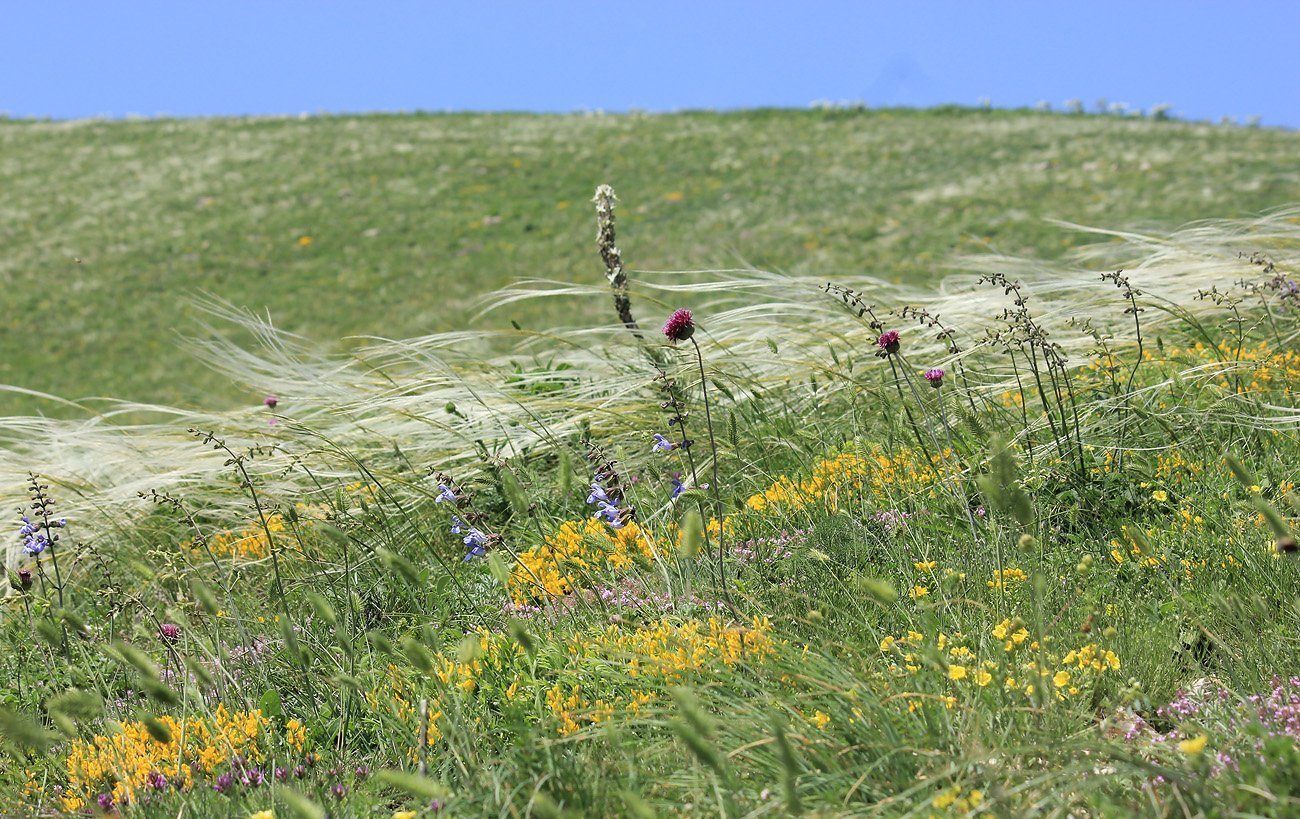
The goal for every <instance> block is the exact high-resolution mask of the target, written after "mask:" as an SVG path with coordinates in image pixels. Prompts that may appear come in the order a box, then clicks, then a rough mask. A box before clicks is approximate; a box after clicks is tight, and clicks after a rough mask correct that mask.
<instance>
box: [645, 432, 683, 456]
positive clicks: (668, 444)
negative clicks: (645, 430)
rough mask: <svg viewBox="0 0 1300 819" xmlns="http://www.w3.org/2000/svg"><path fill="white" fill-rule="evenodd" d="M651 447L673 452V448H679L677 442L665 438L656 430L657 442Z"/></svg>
mask: <svg viewBox="0 0 1300 819" xmlns="http://www.w3.org/2000/svg"><path fill="white" fill-rule="evenodd" d="M651 448H652V449H657V450H660V451H661V452H671V451H672V450H674V449H676V448H677V444H674V443H673V442H672V441H670V440H668V439H667V438H665V437H664V436H662V435H660V434H659V433H657V432H656V433H655V443H654V446H653V447H651Z"/></svg>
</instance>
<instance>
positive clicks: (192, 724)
mask: <svg viewBox="0 0 1300 819" xmlns="http://www.w3.org/2000/svg"><path fill="white" fill-rule="evenodd" d="M158 722H159V723H160V724H161V725H162V726H163V728H165V729H166V732H167V734H169V738H168V739H167V741H165V742H162V741H159V740H158V739H156V738H155V737H154V736H152V735H151V734H150V733H149V729H148V728H147V727H146V726H145V724H144V723H143V722H123V723H120V726H119V730H118V732H117V733H115V734H112V735H108V736H103V735H101V736H96V737H94V738H93V739H91V740H81V739H77V740H73V742H72V746H71V748H70V749H69V751H68V756H67V758H66V760H65V766H66V768H67V777H68V784H67V787H66V788H65V789H64V792H63V803H62V806H63V810H65V811H69V812H72V811H78V810H81V809H82V808H83V807H84V806H85V805H86V804H87V803H88V802H89V801H90V800H92V799H94V798H95V797H96V796H97V795H98V794H99V793H101V792H104V791H108V792H110V793H111V794H112V796H113V801H114V802H116V803H118V804H121V803H122V802H124V801H127V800H133V799H135V798H136V794H137V792H138V791H140V790H141V789H143V788H146V787H147V786H148V783H149V779H150V776H151V775H157V774H161V775H162V776H164V777H166V778H167V780H168V781H170V782H173V783H176V784H179V785H181V786H183V787H189V786H191V785H192V784H193V780H194V776H195V774H196V773H197V772H199V771H201V772H202V773H203V774H204V775H206V776H209V777H210V776H212V775H213V774H214V773H215V772H216V771H217V769H218V767H219V766H221V765H224V764H225V763H226V762H228V761H229V760H230V759H231V757H233V756H236V755H238V756H241V757H243V758H244V759H247V760H250V761H253V762H260V761H261V760H262V759H263V756H264V753H265V750H266V749H265V748H264V743H265V742H266V740H267V738H268V737H267V730H266V729H267V727H268V725H269V723H268V722H267V720H266V719H265V718H264V717H263V716H262V712H261V711H235V712H233V713H232V712H230V711H227V710H226V707H225V705H218V706H217V709H216V711H214V712H213V714H212V718H211V719H210V720H208V719H204V718H202V717H189V718H185V719H177V718H176V717H173V716H162V717H159V718H158ZM290 724H291V725H293V726H294V727H293V728H291V729H290V730H289V733H288V736H286V737H285V740H286V742H287V743H288V744H289V745H290V747H293V748H295V749H297V750H301V748H302V743H303V742H304V741H305V729H302V728H301V726H300V725H299V724H298V723H297V721H296V720H292V721H291V722H290ZM195 763H197V771H196V768H195V765H194V764H195Z"/></svg>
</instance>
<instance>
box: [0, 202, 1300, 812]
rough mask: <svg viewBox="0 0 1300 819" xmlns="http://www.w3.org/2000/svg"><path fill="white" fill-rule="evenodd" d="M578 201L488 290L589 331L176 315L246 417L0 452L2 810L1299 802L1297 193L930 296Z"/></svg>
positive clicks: (74, 428) (55, 430) (85, 430)
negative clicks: (549, 237)
mask: <svg viewBox="0 0 1300 819" xmlns="http://www.w3.org/2000/svg"><path fill="white" fill-rule="evenodd" d="M615 207H616V200H615V198H614V194H613V191H612V190H610V189H609V188H607V187H604V186H602V187H601V188H600V189H599V190H598V191H597V195H596V208H597V217H598V232H599V248H598V250H599V258H600V259H601V260H602V261H603V264H604V266H605V269H606V274H607V282H605V283H603V284H602V286H601V287H588V286H581V285H575V284H573V283H570V282H554V281H532V282H523V283H520V284H517V285H515V286H513V287H512V288H511V289H508V290H504V291H500V292H498V293H497V294H494V295H493V296H492V297H491V298H490V299H489V300H488V301H487V302H486V304H487V306H488V308H489V309H492V310H498V311H501V310H506V311H508V310H509V309H510V308H511V306H512V305H516V304H520V303H523V302H527V301H533V300H542V299H569V298H581V299H586V300H587V302H586V303H587V304H589V305H590V306H591V309H590V310H588V311H586V312H585V313H583V315H588V316H599V317H600V318H599V319H598V320H597V321H595V322H592V323H591V324H590V326H568V327H564V328H556V329H547V330H539V329H537V328H522V327H521V328H517V329H514V330H510V331H491V332H488V331H482V332H479V333H476V332H473V331H466V332H460V333H449V334H443V335H434V336H427V337H423V338H419V339H410V340H406V341H391V342H390V341H376V342H374V344H373V345H371V346H368V347H365V348H363V349H361V350H358V351H356V352H355V353H351V354H349V355H348V356H346V357H331V356H328V355H325V354H321V353H317V352H315V351H313V350H311V349H308V348H306V347H304V346H302V345H301V344H300V343H299V342H298V341H296V340H295V339H293V338H289V337H284V336H280V335H278V334H277V333H276V332H275V331H274V329H273V328H271V327H269V326H268V325H266V324H265V323H263V322H261V321H259V320H258V319H257V318H255V317H253V316H251V315H247V314H242V313H239V312H238V311H236V310H233V309H226V308H223V307H220V306H211V309H212V310H213V311H214V312H216V313H219V314H220V315H221V317H223V318H224V319H227V320H230V321H235V322H238V323H240V325H241V326H242V327H244V328H245V329H248V330H251V331H252V332H253V337H255V338H259V339H261V340H262V341H263V342H264V346H263V347H260V348H257V347H249V348H240V347H237V346H236V345H235V343H234V342H229V341H225V342H223V341H219V340H217V341H213V342H212V343H211V347H210V355H211V357H212V358H213V359H221V360H225V361H228V362H235V363H234V364H231V365H230V367H231V368H232V370H235V369H237V370H238V371H239V372H238V377H239V378H242V379H244V383H247V384H248V385H250V386H251V387H253V388H256V389H258V390H259V391H260V393H259V394H266V395H267V398H266V400H265V401H264V402H263V403H262V404H260V405H259V406H257V407H255V408H251V409H249V410H246V411H238V412H233V413H228V414H211V415H199V414H195V413H191V414H189V415H188V416H187V415H186V414H184V413H182V412H181V411H179V410H178V411H176V412H175V414H174V415H172V416H168V417H167V418H166V419H164V420H160V421H152V420H151V421H147V422H141V423H139V424H137V425H134V426H133V425H130V424H122V425H120V426H117V427H113V428H108V427H106V426H104V425H102V424H83V423H80V422H62V421H53V420H49V421H42V422H41V423H36V422H35V421H33V422H31V424H30V425H29V426H28V427H25V430H26V443H25V446H26V447H27V448H26V449H25V450H23V456H24V458H25V459H26V460H25V463H27V464H30V466H29V470H30V477H29V478H28V481H27V483H26V484H25V485H24V486H15V487H11V488H10V489H9V490H8V491H9V492H10V494H9V495H8V496H7V497H9V498H11V499H12V500H13V501H14V503H11V504H10V505H11V507H14V508H17V507H18V506H19V505H21V507H22V511H21V514H20V515H19V516H17V517H15V518H14V519H13V532H14V535H13V539H12V542H11V544H10V549H9V566H10V570H9V572H8V592H7V594H6V596H5V598H4V601H3V620H0V629H3V639H4V641H5V644H6V651H5V652H4V655H3V660H0V662H2V663H3V666H4V668H5V671H6V674H7V676H8V680H9V686H8V687H7V689H6V692H5V695H4V703H3V710H2V711H0V728H2V729H3V736H4V738H5V743H6V744H5V750H4V752H3V753H4V755H5V757H4V758H5V765H4V766H3V768H2V769H0V794H2V798H0V812H3V813H5V814H6V815H42V816H48V815H114V814H116V815H122V816H177V815H185V816H235V817H245V816H249V817H271V816H275V817H288V816H302V817H323V816H331V817H343V816H383V817H394V819H397V818H398V817H407V818H408V819H409V818H410V817H417V816H419V817H425V816H434V815H439V816H441V815H447V816H478V815H482V816H539V817H559V816H658V815H663V816H729V817H740V816H769V815H770V816H786V815H808V816H839V815H873V814H883V815H890V816H893V815H899V816H926V817H928V816H1022V815H1031V814H1038V813H1042V814H1047V815H1058V816H1102V815H1113V816H1129V815H1157V816H1163V815H1171V816H1195V815H1227V814H1233V815H1251V816H1294V815H1297V813H1300V784H1297V783H1300V750H1298V749H1297V744H1296V743H1297V740H1298V739H1300V632H1298V628H1297V627H1298V626H1300V597H1298V593H1300V585H1297V579H1298V577H1297V565H1296V560H1297V557H1296V554H1295V553H1296V552H1297V546H1296V540H1295V535H1294V533H1293V530H1292V525H1293V521H1294V518H1295V516H1296V515H1297V514H1300V494H1298V493H1297V492H1296V484H1297V482H1300V441H1298V440H1297V436H1296V430H1297V425H1300V405H1298V404H1297V400H1298V399H1297V395H1300V342H1298V341H1297V339H1298V338H1300V284H1298V283H1297V281H1296V279H1295V278H1294V277H1295V275H1296V273H1297V261H1298V259H1300V257H1298V256H1297V252H1298V251H1300V212H1297V211H1295V210H1284V211H1277V212H1272V213H1269V214H1267V215H1265V216H1263V217H1261V218H1259V219H1256V220H1252V221H1243V222H1214V223H1203V224H1199V225H1194V226H1192V227H1189V228H1186V229H1183V230H1181V231H1178V232H1174V233H1170V234H1167V235H1159V236H1154V235H1141V234H1131V233H1130V234H1118V235H1112V234H1106V235H1105V238H1106V239H1107V241H1104V242H1101V243H1099V244H1097V245H1095V246H1090V252H1089V254H1088V255H1087V256H1082V257H1079V258H1078V259H1076V260H1075V262H1073V263H1071V264H1068V265H1067V264H1065V263H1061V264H1058V265H1054V266H1052V267H1050V268H1045V267H1043V266H1039V265H1035V264H1033V263H1029V262H1025V261H1022V260H1015V259H1010V258H1005V257H992V256H985V257H981V258H979V259H976V260H974V261H972V262H970V265H971V266H972V267H974V268H975V269H974V270H973V271H972V272H971V274H970V275H969V276H968V277H965V278H963V279H962V280H961V281H960V282H958V281H953V282H949V283H948V284H946V285H945V287H944V288H943V289H942V290H936V291H935V292H934V293H932V294H928V295H927V294H924V293H920V294H918V293H914V292H909V291H907V290H905V289H903V288H902V287H900V286H897V285H889V284H885V283H883V282H881V281H875V280H864V281H857V282H855V281H848V280H839V279H837V280H834V281H831V282H829V283H828V282H827V281H826V280H825V279H817V278H811V277H803V276H793V275H777V274H768V273H761V272H756V271H748V270H746V271H710V272H707V273H700V272H698V271H697V272H695V273H694V274H692V276H691V277H690V278H682V277H678V276H674V275H673V274H657V275H651V274H646V275H644V276H637V277H632V276H630V275H629V274H628V273H627V271H626V270H625V267H624V262H623V257H622V253H621V251H620V250H619V248H618V246H617V245H616V244H615V222H614V214H615ZM1062 230H1064V228H1062ZM631 238H632V239H633V240H634V237H631ZM1112 238H1114V241H1111V240H1110V239H1112ZM633 243H634V241H633ZM594 258H595V257H593V259H594ZM593 263H594V262H593ZM611 296H612V300H613V309H610V307H609V301H610V299H611ZM601 321H604V322H608V323H607V324H602V323H600V322H601ZM223 345H225V346H223ZM178 419H180V421H179V422H178Z"/></svg>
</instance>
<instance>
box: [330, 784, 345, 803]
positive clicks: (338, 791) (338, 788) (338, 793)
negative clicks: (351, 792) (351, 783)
mask: <svg viewBox="0 0 1300 819" xmlns="http://www.w3.org/2000/svg"><path fill="white" fill-rule="evenodd" d="M330 793H331V794H333V795H334V798H335V799H338V800H340V801H342V799H343V797H345V796H347V795H348V786H347V785H344V784H343V783H342V782H335V783H334V787H332V788H330Z"/></svg>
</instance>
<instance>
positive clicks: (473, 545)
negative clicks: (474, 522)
mask: <svg viewBox="0 0 1300 819" xmlns="http://www.w3.org/2000/svg"><path fill="white" fill-rule="evenodd" d="M463 542H464V544H465V548H467V549H469V552H468V553H467V554H466V555H465V556H464V557H463V558H461V562H463V563H468V562H470V561H471V560H473V559H474V558H476V557H487V535H485V534H483V533H482V532H480V531H479V530H478V529H476V528H474V527H473V526H471V527H470V528H469V531H468V532H467V533H466V535H465V539H464V541H463Z"/></svg>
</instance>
